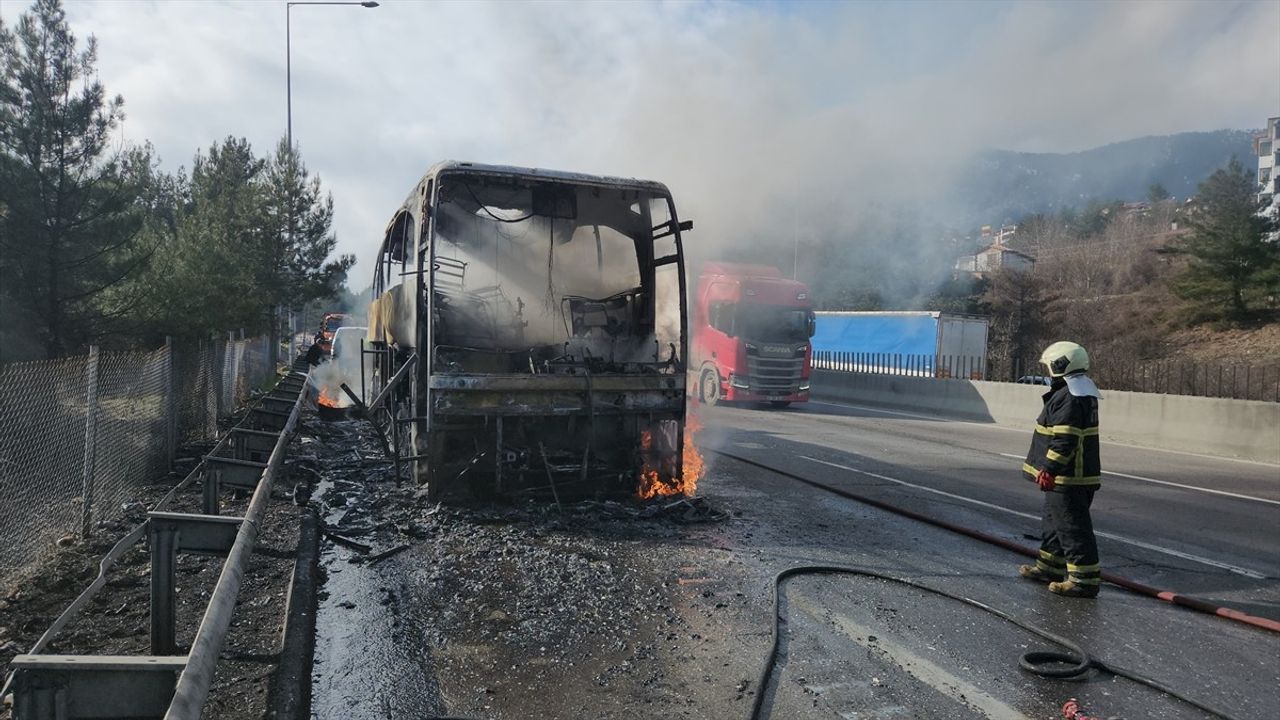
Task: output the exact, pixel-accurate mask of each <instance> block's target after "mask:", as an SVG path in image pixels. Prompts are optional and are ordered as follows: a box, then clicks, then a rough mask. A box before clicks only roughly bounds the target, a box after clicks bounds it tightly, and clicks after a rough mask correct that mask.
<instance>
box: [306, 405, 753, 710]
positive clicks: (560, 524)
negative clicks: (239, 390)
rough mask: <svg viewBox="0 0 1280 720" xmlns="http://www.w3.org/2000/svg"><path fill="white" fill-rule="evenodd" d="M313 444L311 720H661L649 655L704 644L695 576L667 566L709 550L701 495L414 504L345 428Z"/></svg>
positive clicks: (710, 535)
mask: <svg viewBox="0 0 1280 720" xmlns="http://www.w3.org/2000/svg"><path fill="white" fill-rule="evenodd" d="M316 432H317V435H316V437H315V441H316V442H315V444H314V447H315V453H316V456H317V460H318V467H319V468H320V482H319V483H318V484H317V488H316V493H315V495H314V498H313V500H312V502H313V503H314V504H316V505H317V506H318V509H319V511H320V515H321V517H322V518H323V519H324V522H325V537H326V539H325V542H324V545H323V550H322V560H321V564H322V568H323V570H324V572H325V576H326V578H325V583H324V586H323V591H322V594H321V602H320V610H319V614H318V638H317V661H316V670H315V673H314V675H313V698H314V699H313V714H314V716H315V717H317V718H320V719H321V720H324V719H325V718H337V717H344V718H345V717H386V716H388V714H387V713H390V716H393V717H409V716H414V715H415V714H416V715H429V714H440V713H445V712H449V713H451V714H458V713H462V714H468V715H472V716H475V717H485V718H503V717H548V718H549V717H566V718H567V717H585V716H590V717H655V716H658V715H661V714H662V713H661V712H656V709H655V708H654V707H652V705H653V704H654V703H659V704H660V703H661V702H663V698H664V697H667V696H668V695H669V694H664V693H661V692H655V691H656V690H657V689H658V688H659V686H662V685H664V683H666V681H667V677H666V674H667V672H668V670H669V667H668V665H667V663H664V662H661V661H660V660H659V657H658V656H659V655H660V654H661V653H664V652H667V653H669V652H671V651H673V650H677V649H679V648H681V646H682V643H688V644H692V645H697V644H698V642H699V641H700V640H701V639H702V638H701V636H700V635H699V634H698V633H697V632H691V631H690V628H689V620H688V619H686V616H687V615H688V614H689V612H688V611H689V610H690V608H689V607H688V603H686V602H685V600H684V596H685V595H687V594H689V592H688V591H689V589H690V588H686V587H682V585H683V583H682V582H681V575H682V574H684V575H689V574H690V571H694V572H693V574H696V569H694V568H688V567H684V568H682V567H680V565H681V563H682V562H684V561H682V560H678V558H680V557H683V556H685V555H687V553H685V552H683V551H684V550H688V549H705V548H708V547H712V546H714V545H716V544H718V542H717V540H716V538H717V537H718V531H719V527H721V526H722V525H723V524H724V523H722V522H721V521H723V520H726V519H728V516H727V515H726V514H725V513H722V512H720V511H718V510H716V509H715V508H713V507H711V505H709V504H708V503H707V502H706V501H704V500H702V499H692V500H683V499H666V500H658V501H654V502H650V503H645V504H640V503H636V502H631V501H625V500H624V501H584V502H579V503H573V504H565V505H563V506H562V507H559V506H557V505H556V504H554V503H547V502H528V503H512V504H501V505H472V506H448V505H441V504H436V503H429V502H428V501H427V500H426V497H425V493H422V492H420V491H419V490H418V488H417V487H416V486H415V485H414V484H413V483H412V481H410V480H408V479H406V478H402V479H396V478H395V476H394V472H393V471H392V469H391V466H390V465H389V464H388V463H386V462H385V461H383V460H381V459H380V457H379V453H378V452H377V449H376V448H377V445H376V443H375V442H374V441H373V438H372V437H371V436H370V435H369V433H368V432H367V430H366V428H365V427H364V426H363V425H362V424H361V423H358V422H355V421H350V422H337V423H329V424H327V425H326V426H324V427H320V428H317V429H316ZM682 570H683V571H684V572H683V573H682ZM699 592H703V591H702V590H699ZM705 592H706V593H711V591H710V590H707V591H705ZM708 597H710V595H708ZM699 600H700V601H701V602H707V601H706V600H705V599H702V598H699ZM660 646H663V647H660ZM681 652H683V650H681ZM588 696H589V697H590V698H591V708H590V710H587V709H585V708H583V707H582V706H581V704H580V703H581V699H582V698H584V697H588ZM575 698H576V699H575ZM673 701H674V700H673ZM640 708H644V709H643V710H641V709H640ZM584 713H585V714H584Z"/></svg>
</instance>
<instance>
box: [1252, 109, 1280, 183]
mask: <svg viewBox="0 0 1280 720" xmlns="http://www.w3.org/2000/svg"><path fill="white" fill-rule="evenodd" d="M1253 153H1254V155H1256V156H1257V157H1258V198H1259V199H1260V200H1270V201H1271V202H1272V204H1273V205H1274V204H1275V203H1276V199H1277V198H1278V197H1280V174H1277V173H1280V117H1273V118H1267V129H1266V130H1263V131H1262V132H1260V133H1258V134H1257V135H1254V136H1253Z"/></svg>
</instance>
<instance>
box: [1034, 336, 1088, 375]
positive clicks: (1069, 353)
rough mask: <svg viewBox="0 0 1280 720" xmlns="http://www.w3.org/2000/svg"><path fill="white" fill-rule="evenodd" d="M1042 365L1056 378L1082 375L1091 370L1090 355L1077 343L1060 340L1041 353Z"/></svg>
mask: <svg viewBox="0 0 1280 720" xmlns="http://www.w3.org/2000/svg"><path fill="white" fill-rule="evenodd" d="M1040 364H1041V365H1044V366H1045V367H1046V368H1048V369H1049V375H1051V376H1052V377H1056V378H1058V377H1062V376H1064V375H1072V374H1075V373H1082V372H1085V371H1086V370H1088V369H1089V353H1087V352H1085V350H1084V348H1082V347H1080V346H1079V345H1077V344H1076V343H1073V342H1070V341H1068V340H1060V341H1058V342H1056V343H1054V344H1052V345H1050V346H1049V347H1047V348H1045V350H1044V352H1042V353H1040Z"/></svg>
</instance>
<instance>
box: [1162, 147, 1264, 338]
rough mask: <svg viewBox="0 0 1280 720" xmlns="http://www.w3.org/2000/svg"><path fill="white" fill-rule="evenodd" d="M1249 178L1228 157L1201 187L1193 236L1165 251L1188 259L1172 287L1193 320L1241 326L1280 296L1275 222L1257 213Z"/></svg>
mask: <svg viewBox="0 0 1280 720" xmlns="http://www.w3.org/2000/svg"><path fill="white" fill-rule="evenodd" d="M1257 192H1258V189H1257V185H1256V183H1255V181H1254V176H1253V173H1252V172H1250V171H1248V170H1246V169H1245V168H1244V166H1243V165H1241V164H1240V162H1239V160H1237V159H1235V158H1232V160H1231V162H1230V163H1229V164H1228V165H1227V167H1226V168H1222V169H1219V170H1218V171H1217V172H1215V173H1214V174H1213V175H1211V176H1209V178H1208V179H1207V180H1205V181H1204V182H1202V183H1200V187H1199V189H1198V194H1197V197H1196V199H1197V201H1198V206H1199V207H1198V209H1197V210H1196V212H1194V213H1193V214H1191V215H1190V217H1188V218H1187V226H1188V227H1189V228H1190V229H1191V233H1190V234H1189V235H1188V236H1187V237H1186V238H1184V239H1182V240H1181V241H1180V242H1178V243H1177V244H1175V245H1174V246H1173V247H1171V248H1170V250H1169V252H1173V253H1176V254H1181V255H1185V256H1187V257H1188V258H1189V263H1188V265H1187V269H1186V270H1185V271H1184V272H1183V273H1182V275H1181V276H1180V277H1178V278H1177V280H1176V281H1175V282H1174V284H1173V286H1172V287H1173V290H1174V292H1175V293H1176V294H1177V295H1179V296H1180V297H1182V298H1184V299H1186V300H1189V301H1191V304H1192V309H1193V313H1194V318H1195V319H1228V320H1232V321H1237V322H1239V321H1244V320H1248V319H1250V318H1252V317H1253V316H1254V315H1255V314H1256V311H1258V310H1260V309H1262V308H1263V307H1264V306H1266V305H1268V304H1270V305H1271V307H1272V308H1274V303H1275V298H1276V296H1277V295H1278V294H1280V243H1277V242H1275V241H1274V240H1270V239H1269V235H1270V234H1271V233H1272V232H1273V231H1274V229H1275V220H1274V218H1271V217H1268V216H1266V215H1263V214H1261V212H1260V211H1261V210H1262V208H1263V205H1262V204H1261V202H1260V201H1259V199H1258V195H1257Z"/></svg>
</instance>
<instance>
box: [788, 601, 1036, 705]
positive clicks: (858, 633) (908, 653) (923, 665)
mask: <svg viewBox="0 0 1280 720" xmlns="http://www.w3.org/2000/svg"><path fill="white" fill-rule="evenodd" d="M791 592H792V593H793V595H792V596H791V602H792V603H793V604H794V605H795V606H796V607H797V608H799V609H801V610H803V611H804V612H805V613H806V614H808V615H809V616H810V617H811V618H812V619H813V620H814V621H815V622H817V623H818V624H820V625H825V624H826V623H824V622H823V615H828V616H829V617H830V619H831V620H830V622H831V624H832V625H834V626H835V628H836V630H838V631H839V632H840V633H841V634H842V635H844V636H845V637H846V638H848V639H849V640H852V641H853V642H855V643H857V644H858V645H860V646H862V647H864V648H866V649H867V650H868V651H869V652H873V653H883V654H884V656H886V657H887V658H888V659H889V660H891V661H893V662H894V663H895V664H897V665H898V667H900V668H902V669H903V671H904V672H906V673H907V674H908V675H911V676H912V677H915V678H917V679H919V680H920V681H921V682H923V683H924V684H926V685H928V686H929V687H931V688H933V689H934V690H937V691H938V692H939V693H942V694H944V695H947V696H949V697H950V698H951V699H952V700H958V701H960V702H962V703H965V704H967V705H971V706H973V707H975V708H977V709H978V710H981V711H982V713H983V715H985V716H986V717H988V718H991V719H992V720H1022V719H1023V718H1025V717H1026V713H1023V712H1020V711H1018V710H1016V709H1015V708H1013V707H1011V706H1009V705H1007V704H1005V703H1003V702H1001V701H1000V700H999V699H998V698H996V697H994V696H992V695H990V694H988V693H987V692H985V691H983V690H982V689H981V688H979V687H978V686H977V685H974V684H973V683H971V682H969V680H968V679H966V678H964V677H961V676H960V675H957V674H955V673H953V672H951V671H950V670H948V669H946V668H944V667H943V666H941V665H939V664H938V663H936V662H934V661H933V660H931V659H929V658H927V657H925V656H924V655H920V654H919V653H916V652H914V651H912V650H911V649H910V648H908V647H907V646H906V645H903V644H900V643H896V642H894V641H893V640H892V639H890V638H887V637H885V634H884V632H883V631H882V630H879V629H876V628H872V627H870V626H867V625H863V624H862V623H859V622H858V621H857V620H854V619H853V618H851V617H849V616H848V615H845V614H844V613H839V612H836V611H834V610H831V609H826V611H825V612H824V611H823V609H822V608H819V607H817V606H816V605H815V604H814V602H813V601H811V600H810V599H809V598H807V597H805V595H807V594H809V593H805V592H804V591H803V590H799V591H798V592H797V590H792V591H791ZM792 632H794V630H793V631H792ZM877 633H879V637H878V638H876V641H875V642H869V641H865V640H862V638H865V637H874V636H875V635H876V634H877ZM966 669H967V668H966Z"/></svg>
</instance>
